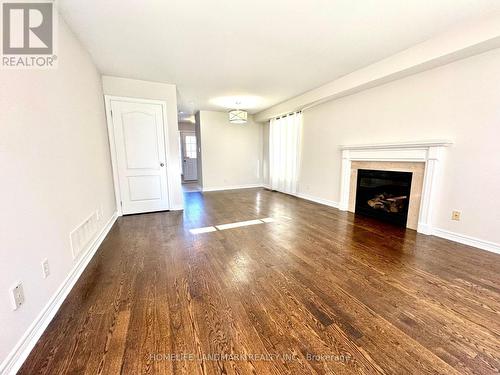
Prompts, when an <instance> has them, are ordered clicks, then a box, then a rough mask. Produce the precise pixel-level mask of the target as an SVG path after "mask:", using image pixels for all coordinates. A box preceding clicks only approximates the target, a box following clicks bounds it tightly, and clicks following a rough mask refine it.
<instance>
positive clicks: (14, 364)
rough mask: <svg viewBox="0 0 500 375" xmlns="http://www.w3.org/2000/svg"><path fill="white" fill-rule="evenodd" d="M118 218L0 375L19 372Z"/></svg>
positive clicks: (0, 369)
mask: <svg viewBox="0 0 500 375" xmlns="http://www.w3.org/2000/svg"><path fill="white" fill-rule="evenodd" d="M117 218H118V213H117V212H115V213H114V214H113V216H111V218H110V219H109V221H108V222H107V223H106V225H105V226H104V228H103V229H102V230H101V232H100V233H99V234H98V235H97V236H96V238H95V239H94V241H93V242H92V244H91V245H90V246H89V249H88V250H87V252H86V253H85V254H84V255H82V256H81V257H80V259H79V260H78V262H77V263H76V264H75V266H74V267H73V268H72V269H71V271H70V273H69V275H68V276H67V277H66V279H65V280H64V282H63V283H62V285H61V286H60V287H59V289H58V290H57V291H56V293H55V294H54V295H53V296H52V298H51V299H50V300H49V302H48V303H47V305H45V307H44V308H43V310H42V311H41V312H40V314H39V315H38V316H37V317H36V319H35V320H34V321H33V323H32V324H31V325H30V326H29V328H28V329H27V330H26V332H25V333H24V335H23V337H21V339H20V340H19V341H18V343H17V344H16V346H15V347H14V349H13V350H12V351H11V352H10V353H9V355H8V356H7V358H6V359H5V360H4V361H3V362H2V364H1V365H0V374H2V375H11V374H12V375H14V374H16V373H17V371H19V369H20V368H21V366H22V364H23V363H24V361H25V360H26V358H27V357H28V355H29V354H30V352H31V350H32V349H33V347H34V346H35V344H36V343H37V341H38V340H39V339H40V337H41V336H42V334H43V332H44V331H45V329H46V328H47V326H48V325H49V323H50V322H51V321H52V319H53V318H54V316H55V315H56V313H57V311H58V310H59V308H60V307H61V305H62V303H63V302H64V300H65V299H66V297H67V296H68V294H69V292H70V291H71V289H72V288H73V286H74V285H75V283H76V282H77V281H78V278H79V277H80V275H81V274H82V272H83V271H84V270H85V268H86V267H87V265H88V264H89V262H90V260H91V259H92V257H93V256H94V254H95V253H96V251H97V249H99V246H100V245H101V243H102V242H103V241H104V239H105V238H106V236H107V235H108V233H109V231H110V230H111V228H112V227H113V224H114V223H115V221H116V219H117Z"/></svg>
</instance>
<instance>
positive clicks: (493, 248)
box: [432, 228, 500, 254]
mask: <svg viewBox="0 0 500 375" xmlns="http://www.w3.org/2000/svg"><path fill="white" fill-rule="evenodd" d="M432 234H433V235H434V236H437V237H441V238H445V239H447V240H450V241H454V242H458V243H461V244H464V245H468V246H473V247H477V248H478V249H482V250H486V251H490V252H492V253H497V254H500V244H498V243H495V242H491V241H485V240H481V239H479V238H475V237H471V236H466V235H464V234H459V233H455V232H450V231H448V230H445V229H440V228H434V229H433V231H432Z"/></svg>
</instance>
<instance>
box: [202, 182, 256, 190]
mask: <svg viewBox="0 0 500 375" xmlns="http://www.w3.org/2000/svg"><path fill="white" fill-rule="evenodd" d="M260 187H262V184H249V185H233V186H218V187H208V188H206V187H204V188H203V192H207V191H222V190H237V189H253V188H260Z"/></svg>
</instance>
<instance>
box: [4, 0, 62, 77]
mask: <svg viewBox="0 0 500 375" xmlns="http://www.w3.org/2000/svg"><path fill="white" fill-rule="evenodd" d="M55 20H56V17H54V5H53V3H52V2H36V3H17V2H8V3H3V4H2V21H3V22H2V66H3V67H4V68H21V69H26V68H28V69H33V68H42V69H43V68H52V67H54V66H55V63H56V61H57V56H56V55H55V54H54V47H55V43H54V36H55V30H54V26H55Z"/></svg>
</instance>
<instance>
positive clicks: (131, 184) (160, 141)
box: [110, 99, 169, 215]
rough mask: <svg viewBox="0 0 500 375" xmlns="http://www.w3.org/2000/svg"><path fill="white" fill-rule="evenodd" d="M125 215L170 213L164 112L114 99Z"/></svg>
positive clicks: (116, 162) (114, 126)
mask: <svg viewBox="0 0 500 375" xmlns="http://www.w3.org/2000/svg"><path fill="white" fill-rule="evenodd" d="M110 104H111V119H112V122H113V124H112V125H113V135H114V144H115V151H116V158H115V159H116V160H115V164H116V168H115V171H116V172H117V174H118V176H117V179H118V183H119V187H120V189H119V190H120V200H121V208H122V213H123V214H124V215H126V214H136V213H142V212H152V211H163V210H168V208H169V207H168V186H167V168H166V151H165V137H164V128H163V126H164V125H163V124H164V121H163V116H164V113H163V108H162V106H161V105H160V104H154V103H146V102H139V101H138V102H133V101H122V100H115V99H111V101H110Z"/></svg>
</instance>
